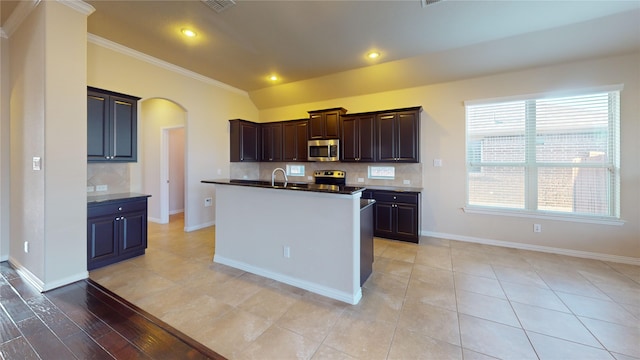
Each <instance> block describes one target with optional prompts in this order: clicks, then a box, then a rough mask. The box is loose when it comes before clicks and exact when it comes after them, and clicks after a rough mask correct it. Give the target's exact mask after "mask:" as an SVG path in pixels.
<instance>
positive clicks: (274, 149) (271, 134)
mask: <svg viewBox="0 0 640 360" xmlns="http://www.w3.org/2000/svg"><path fill="white" fill-rule="evenodd" d="M261 127H262V157H261V161H282V122H275V123H267V124H262V126H261Z"/></svg>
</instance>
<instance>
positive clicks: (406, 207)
mask: <svg viewBox="0 0 640 360" xmlns="http://www.w3.org/2000/svg"><path fill="white" fill-rule="evenodd" d="M395 230H396V233H397V234H398V236H401V237H404V238H407V239H416V241H415V242H417V239H418V206H417V205H413V204H401V203H398V204H396V229H395Z"/></svg>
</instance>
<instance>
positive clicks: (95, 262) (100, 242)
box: [87, 215, 119, 270]
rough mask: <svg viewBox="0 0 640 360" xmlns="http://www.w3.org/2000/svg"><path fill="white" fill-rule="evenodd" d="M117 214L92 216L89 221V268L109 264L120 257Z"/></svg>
mask: <svg viewBox="0 0 640 360" xmlns="http://www.w3.org/2000/svg"><path fill="white" fill-rule="evenodd" d="M115 219H116V216H115V215H107V216H100V217H95V218H91V219H89V220H88V221H87V241H88V244H87V264H88V268H89V270H91V269H94V268H96V267H99V266H101V264H104V265H106V264H108V263H111V262H113V261H115V259H116V258H117V257H118V244H117V243H116V241H115V239H116V238H117V236H118V231H119V230H118V224H117V223H116V220H115Z"/></svg>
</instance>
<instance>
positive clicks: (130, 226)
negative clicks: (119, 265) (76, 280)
mask: <svg viewBox="0 0 640 360" xmlns="http://www.w3.org/2000/svg"><path fill="white" fill-rule="evenodd" d="M146 248H147V199H146V198H144V199H142V200H139V199H136V200H135V201H130V200H127V201H116V202H109V203H107V204H103V205H94V206H89V207H88V209H87V269H88V270H93V269H97V268H99V267H102V266H105V265H109V264H113V263H115V262H118V261H121V260H125V259H128V258H131V257H134V256H138V255H142V254H144V252H145V249H146Z"/></svg>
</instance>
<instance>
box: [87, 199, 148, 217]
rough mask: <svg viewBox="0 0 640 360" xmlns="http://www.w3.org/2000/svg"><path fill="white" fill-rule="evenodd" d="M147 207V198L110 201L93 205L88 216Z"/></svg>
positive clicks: (138, 209)
mask: <svg viewBox="0 0 640 360" xmlns="http://www.w3.org/2000/svg"><path fill="white" fill-rule="evenodd" d="M146 209H147V200H146V199H142V200H134V201H122V202H110V203H108V204H101V205H92V206H89V207H88V208H87V217H94V216H104V215H110V214H113V215H115V214H120V213H126V212H131V211H140V210H146Z"/></svg>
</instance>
